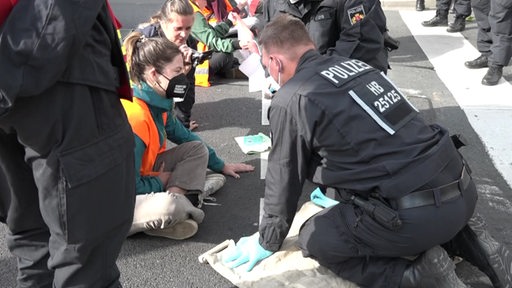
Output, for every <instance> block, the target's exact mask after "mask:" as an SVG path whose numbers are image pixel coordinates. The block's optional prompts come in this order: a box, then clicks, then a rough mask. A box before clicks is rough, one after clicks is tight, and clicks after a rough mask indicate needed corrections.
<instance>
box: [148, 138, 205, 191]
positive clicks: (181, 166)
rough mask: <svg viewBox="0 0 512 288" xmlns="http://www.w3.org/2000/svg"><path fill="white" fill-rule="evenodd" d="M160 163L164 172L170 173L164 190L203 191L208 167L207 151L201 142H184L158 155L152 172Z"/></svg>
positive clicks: (157, 168)
mask: <svg viewBox="0 0 512 288" xmlns="http://www.w3.org/2000/svg"><path fill="white" fill-rule="evenodd" d="M162 163H164V171H165V172H172V175H171V178H170V179H169V182H168V183H167V186H166V187H164V188H165V190H169V188H170V187H180V188H182V189H184V190H187V191H192V190H199V191H203V189H204V181H205V178H206V169H207V166H208V149H207V148H206V146H205V145H204V144H203V143H202V142H200V141H191V142H186V143H183V144H180V145H178V146H176V147H173V148H171V149H169V150H166V151H164V152H162V153H160V154H158V156H157V158H156V161H155V166H154V167H153V170H154V171H158V170H159V169H160V166H161V165H162ZM155 192H157V191H155ZM158 192H160V191H158Z"/></svg>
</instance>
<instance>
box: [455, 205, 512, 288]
mask: <svg viewBox="0 0 512 288" xmlns="http://www.w3.org/2000/svg"><path fill="white" fill-rule="evenodd" d="M446 248H447V249H448V250H449V251H450V253H451V254H454V255H457V256H460V257H462V258H464V260H466V261H468V262H469V263H471V264H472V265H473V266H475V267H477V268H478V269H479V270H480V271H482V272H484V273H485V274H486V275H487V276H488V277H489V279H490V280H491V282H492V285H493V286H494V287H495V288H510V287H512V254H511V253H510V251H508V249H507V248H505V246H503V244H501V243H498V242H497V241H496V240H494V238H492V236H491V235H489V232H487V231H486V230H485V223H484V220H483V219H482V217H480V215H478V214H476V215H475V216H473V217H471V219H470V220H469V222H468V225H466V226H465V227H464V228H463V229H462V230H461V231H460V232H459V233H458V234H457V235H456V236H455V238H453V240H452V241H450V242H449V247H446Z"/></svg>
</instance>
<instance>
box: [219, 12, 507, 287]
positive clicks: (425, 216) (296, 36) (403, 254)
mask: <svg viewBox="0 0 512 288" xmlns="http://www.w3.org/2000/svg"><path fill="white" fill-rule="evenodd" d="M259 41H260V45H261V48H262V59H261V60H262V63H263V65H265V66H266V69H267V70H268V72H269V74H270V75H271V76H272V77H273V78H274V79H275V80H276V81H277V82H279V83H278V84H280V85H281V88H280V90H279V91H278V92H277V93H276V94H275V95H274V97H273V99H272V104H271V107H270V112H269V113H270V114H269V115H270V127H271V133H272V140H273V144H272V150H271V152H270V155H269V159H268V170H267V174H266V188H265V200H264V212H265V213H264V216H263V218H262V221H261V224H260V227H259V235H258V233H256V234H254V235H253V236H251V237H243V238H242V239H241V240H240V241H238V243H237V246H236V247H235V249H234V251H233V252H232V253H227V255H226V257H225V258H224V261H225V262H226V263H227V264H228V265H230V266H231V267H236V266H239V265H241V264H244V263H247V270H251V269H252V267H254V265H255V264H256V263H257V262H258V261H259V260H262V259H264V258H266V257H268V256H270V255H271V254H272V253H273V252H275V251H277V250H279V248H280V247H281V244H282V242H283V239H284V238H285V236H286V235H287V233H288V231H289V228H290V225H291V222H292V220H293V217H294V214H295V212H296V210H297V205H298V204H297V202H298V200H299V197H300V195H301V192H302V186H303V184H304V182H305V180H306V179H307V180H310V181H312V182H313V183H316V184H318V185H319V186H320V187H325V188H329V189H336V190H337V191H338V192H339V194H340V196H341V201H340V202H339V204H336V205H333V206H331V207H329V208H327V209H324V210H323V211H322V212H320V213H318V214H316V215H315V216H313V217H312V218H310V219H309V220H308V221H307V222H306V223H305V224H304V225H303V227H302V229H301V232H300V234H299V240H298V243H299V246H300V248H301V249H302V251H303V254H304V255H306V256H309V257H313V258H315V259H317V260H318V261H319V263H320V264H322V265H324V266H325V267H327V268H329V269H331V270H332V271H334V272H335V273H336V274H337V275H339V276H340V277H342V278H344V279H347V280H350V281H352V282H354V283H356V284H358V285H360V286H361V287H447V288H448V287H449V288H453V287H465V285H464V284H463V283H462V281H460V279H458V278H457V275H456V274H455V267H454V264H453V262H452V261H451V260H450V258H449V256H448V253H447V250H448V252H449V253H453V254H454V255H460V256H462V257H463V258H465V259H466V260H468V261H469V262H471V263H472V264H474V265H475V266H477V267H478V268H480V269H481V270H482V271H483V272H485V273H486V274H487V275H488V276H489V277H490V278H491V281H492V282H493V284H494V285H495V287H509V286H507V285H510V284H511V282H510V271H509V269H510V267H511V265H510V263H511V259H510V258H508V259H507V257H510V253H508V251H506V249H505V248H504V247H503V246H502V245H500V244H498V243H496V242H495V241H494V240H493V239H492V237H490V236H489V235H488V233H487V232H486V231H485V230H484V229H482V222H481V218H477V217H473V218H472V216H473V213H474V209H475V204H476V201H477V192H476V188H475V184H474V183H473V181H472V180H471V176H470V174H469V168H468V167H467V166H466V165H465V164H464V161H463V159H462V158H461V155H460V154H459V153H458V151H457V148H456V147H455V145H454V141H452V139H451V137H450V136H449V134H448V131H446V129H444V128H443V127H441V126H438V125H427V124H425V123H424V121H423V120H422V119H421V118H420V117H419V116H418V111H417V110H416V109H415V108H414V107H413V106H412V105H411V104H410V103H409V102H408V101H407V99H406V98H405V97H404V96H403V95H402V94H401V93H400V91H399V90H398V89H397V88H396V86H395V85H394V84H393V83H392V82H391V81H390V80H389V79H388V78H386V77H385V75H383V74H382V73H380V72H379V71H378V70H375V69H373V68H372V67H370V66H369V65H368V64H366V63H364V62H361V61H359V60H354V59H348V58H344V57H337V56H331V57H329V56H323V55H320V54H319V53H318V52H317V51H315V49H314V48H315V47H314V44H313V43H312V42H311V40H310V38H309V37H308V33H307V31H306V29H305V27H304V25H303V24H302V22H301V21H300V20H298V19H294V18H292V17H290V16H286V15H282V16H279V17H277V18H276V19H274V20H273V21H272V22H270V23H269V24H268V25H267V26H266V27H265V29H264V30H263V32H262V34H261V36H260V39H259ZM372 207H373V208H372ZM440 245H443V248H442V247H441V246H440ZM417 255H418V256H417ZM408 256H417V257H416V258H413V257H408ZM410 259H413V260H410ZM499 263H501V264H499Z"/></svg>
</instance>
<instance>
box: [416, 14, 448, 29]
mask: <svg viewBox="0 0 512 288" xmlns="http://www.w3.org/2000/svg"><path fill="white" fill-rule="evenodd" d="M421 25H423V26H425V27H435V26H448V16H447V15H436V16H434V18H432V19H430V20H428V21H423V22H421Z"/></svg>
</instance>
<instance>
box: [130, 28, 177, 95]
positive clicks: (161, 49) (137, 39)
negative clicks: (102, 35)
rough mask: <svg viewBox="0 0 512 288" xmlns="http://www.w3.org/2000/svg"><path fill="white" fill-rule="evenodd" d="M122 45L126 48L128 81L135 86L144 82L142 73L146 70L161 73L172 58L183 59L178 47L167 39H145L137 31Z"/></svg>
mask: <svg viewBox="0 0 512 288" xmlns="http://www.w3.org/2000/svg"><path fill="white" fill-rule="evenodd" d="M123 45H124V47H125V48H126V64H127V66H128V71H129V73H130V79H131V80H132V82H133V83H135V84H137V85H140V82H141V81H146V79H145V77H144V72H145V71H146V69H147V68H149V67H154V68H155V69H156V70H157V71H162V70H163V68H164V67H165V65H167V64H168V63H170V62H172V61H173V60H174V58H176V57H183V56H182V54H181V52H180V49H179V48H178V46H176V44H174V43H172V42H171V41H169V40H167V38H165V37H155V38H147V37H146V36H144V35H143V34H142V33H141V32H138V31H134V32H131V33H130V34H128V35H127V36H126V38H125V39H124V41H123Z"/></svg>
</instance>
